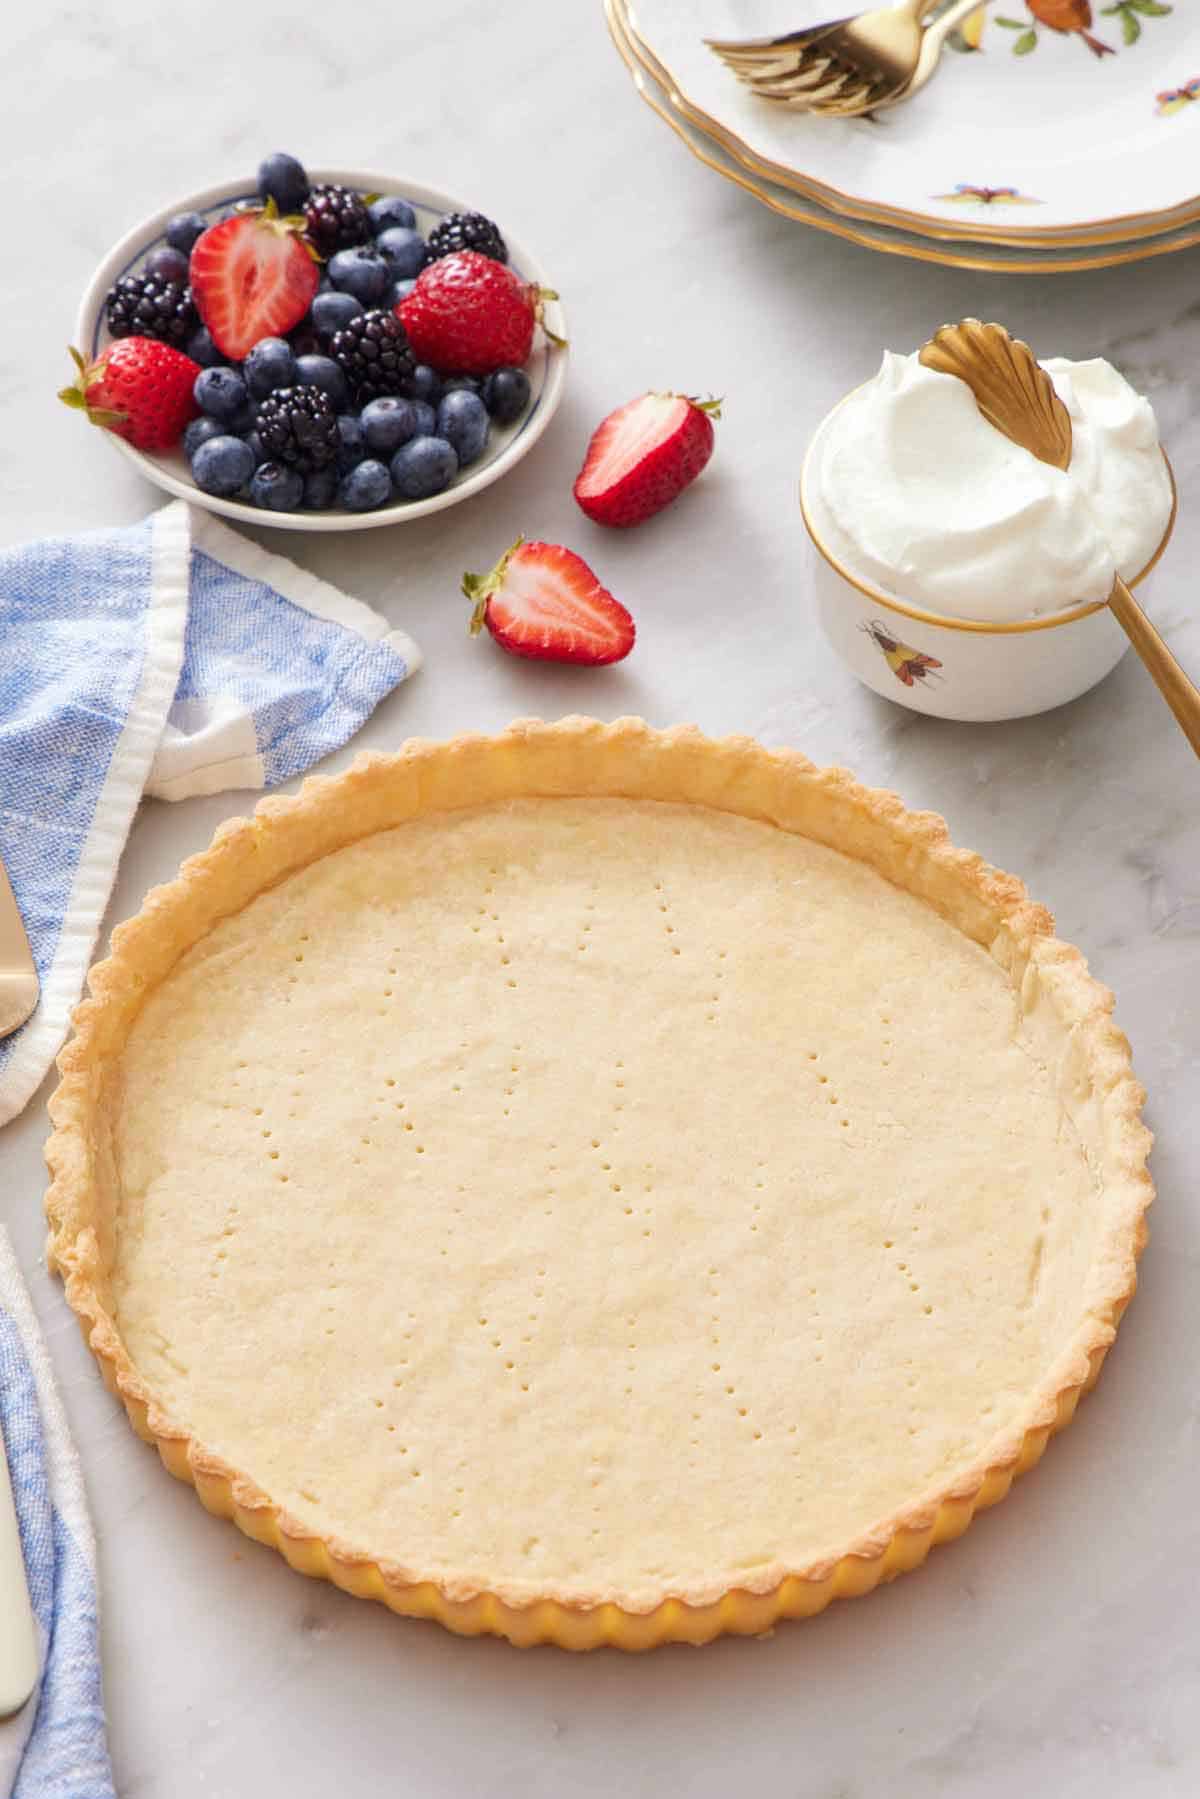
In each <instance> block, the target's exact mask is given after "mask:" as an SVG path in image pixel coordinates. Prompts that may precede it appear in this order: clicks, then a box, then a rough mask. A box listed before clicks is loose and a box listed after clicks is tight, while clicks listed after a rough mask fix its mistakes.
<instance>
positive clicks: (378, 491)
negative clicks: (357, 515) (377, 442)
mask: <svg viewBox="0 0 1200 1799" xmlns="http://www.w3.org/2000/svg"><path fill="white" fill-rule="evenodd" d="M391 493H392V482H391V477H390V476H389V474H388V472H387V464H386V463H385V462H377V461H376V460H375V458H374V457H373V456H368V457H367V459H366V461H365V462H360V463H359V464H358V466H357V468H352V469H351V470H350V473H349V474H348V475H343V476H342V479H341V484H340V486H339V487H338V497H339V499H340V500H341V502H342V505H343V506H348V507H349V508H350V511H351V512H370V511H371V510H372V509H373V508H374V507H376V506H382V505H383V503H384V501H385V500H388V499H390V498H391Z"/></svg>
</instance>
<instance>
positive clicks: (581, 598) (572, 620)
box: [462, 537, 637, 667]
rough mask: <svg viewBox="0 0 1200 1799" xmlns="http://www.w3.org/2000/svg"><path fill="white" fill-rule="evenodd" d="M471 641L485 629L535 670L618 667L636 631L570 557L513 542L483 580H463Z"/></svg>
mask: <svg viewBox="0 0 1200 1799" xmlns="http://www.w3.org/2000/svg"><path fill="white" fill-rule="evenodd" d="M462 585H463V592H464V593H465V594H466V596H467V598H468V599H469V600H474V602H475V610H474V612H473V613H472V615H471V635H472V637H476V636H478V634H479V632H480V631H481V630H482V629H483V627H484V625H486V626H487V628H488V630H489V631H490V632H491V634H492V636H493V637H494V638H495V640H496V642H497V643H498V644H499V645H500V648H501V649H502V650H507V651H508V653H509V655H510V656H530V657H532V658H533V659H534V660H535V661H538V662H582V663H587V664H589V665H590V666H592V667H598V666H599V665H601V664H602V663H605V662H620V661H621V659H622V658H623V657H625V656H628V654H629V652H630V650H631V649H632V648H633V640H634V638H635V636H636V635H637V630H636V627H635V625H634V622H633V620H632V618H630V616H629V614H628V612H626V610H625V608H624V606H622V605H621V602H620V601H619V600H614V598H613V596H612V594H611V593H609V591H608V589H607V588H605V587H601V585H600V583H599V581H597V579H596V577H595V575H594V574H593V573H592V571H591V569H590V568H589V567H588V565H587V563H586V562H584V561H583V560H582V559H581V558H580V557H579V556H576V554H575V552H574V551H573V550H566V549H564V548H563V546H562V545H561V544H558V543H526V542H525V539H524V538H523V537H518V539H517V541H516V543H515V544H513V546H512V548H511V549H510V550H506V551H505V553H504V555H503V556H501V558H500V560H499V562H498V563H497V564H496V566H495V568H494V569H492V571H491V573H490V574H487V575H464V576H463V584H462Z"/></svg>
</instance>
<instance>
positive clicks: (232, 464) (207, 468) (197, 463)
mask: <svg viewBox="0 0 1200 1799" xmlns="http://www.w3.org/2000/svg"><path fill="white" fill-rule="evenodd" d="M253 473H254V452H253V451H252V450H251V448H250V446H249V444H244V443H243V442H242V440H241V438H240V437H230V436H228V435H226V436H224V437H210V438H209V440H208V442H207V443H202V444H201V445H200V448H199V449H198V450H197V451H196V454H195V455H194V456H193V457H192V479H193V481H194V482H195V483H196V486H197V487H200V488H203V490H204V492H205V493H211V494H219V495H220V496H221V498H222V499H228V498H229V496H230V494H235V493H237V491H238V489H239V488H240V487H244V486H245V485H246V483H247V481H248V480H249V479H250V477H251V475H252V474H253Z"/></svg>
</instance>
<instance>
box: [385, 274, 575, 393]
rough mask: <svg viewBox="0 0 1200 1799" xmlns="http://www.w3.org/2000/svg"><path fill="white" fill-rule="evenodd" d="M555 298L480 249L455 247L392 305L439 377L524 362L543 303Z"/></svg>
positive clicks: (421, 359) (481, 372) (422, 358)
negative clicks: (395, 304) (458, 248)
mask: <svg viewBox="0 0 1200 1799" xmlns="http://www.w3.org/2000/svg"><path fill="white" fill-rule="evenodd" d="M557 298H558V295H557V294H555V293H553V292H552V291H551V289H550V288H547V287H536V286H533V285H532V284H531V283H529V282H527V281H522V280H521V279H520V277H519V276H517V275H514V274H513V272H512V270H511V269H509V268H505V266H504V264H503V263H500V262H494V261H493V260H492V258H491V257H490V256H481V255H480V253H479V251H478V250H457V251H455V253H454V254H453V255H452V256H442V257H440V258H439V259H438V261H436V262H431V263H430V264H429V266H428V267H427V268H425V269H422V271H421V273H420V274H419V275H418V276H417V281H416V286H415V287H414V288H413V289H412V292H411V293H409V294H406V295H405V297H404V299H403V300H401V301H400V302H399V303H398V305H397V306H396V309H395V310H396V316H397V318H398V319H399V320H400V323H401V324H402V325H403V326H404V329H405V332H406V333H407V335H408V341H409V343H410V345H411V346H412V351H413V355H414V356H415V357H416V359H417V361H418V362H427V363H430V364H431V365H432V366H433V367H434V368H435V369H438V370H439V371H440V372H441V373H442V374H445V375H489V374H491V372H492V370H493V369H499V368H520V367H521V366H522V365H523V364H524V363H526V362H528V360H529V352H530V350H531V348H532V347H533V332H534V327H535V325H538V324H540V323H541V317H542V307H543V304H544V302H545V301H547V300H556V299H557ZM546 335H547V337H549V338H550V339H551V341H552V342H554V343H561V341H562V339H561V338H556V337H554V335H553V333H552V332H547V333H546Z"/></svg>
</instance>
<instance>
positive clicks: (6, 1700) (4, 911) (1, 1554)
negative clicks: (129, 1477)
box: [0, 862, 38, 1718]
mask: <svg viewBox="0 0 1200 1799" xmlns="http://www.w3.org/2000/svg"><path fill="white" fill-rule="evenodd" d="M37 1002H38V978H37V970H36V969H35V968H34V966H33V956H32V955H31V954H30V950H29V939H28V937H26V935H25V926H24V925H23V924H22V922H21V914H20V913H19V912H18V911H17V902H16V900H15V899H14V898H13V890H12V888H11V886H10V885H9V880H8V875H7V874H6V872H5V868H4V863H3V862H0V1037H8V1036H11V1034H12V1033H13V1031H15V1030H16V1029H17V1027H18V1026H19V1025H22V1024H24V1023H25V1020H26V1019H27V1018H28V1017H29V1014H30V1013H31V1012H32V1011H33V1009H34V1007H35V1006H36V1005H37ZM37 1673H38V1648H37V1636H36V1634H35V1631H34V1627H33V1613H32V1611H31V1610H30V1607H29V1590H28V1587H27V1586H26V1582H25V1561H24V1557H23V1556H22V1554H21V1539H20V1536H19V1535H18V1532H17V1515H16V1511H15V1510H14V1507H13V1499H12V1488H11V1485H10V1483H9V1478H8V1465H7V1463H6V1461H5V1456H4V1439H3V1437H0V1718H5V1717H7V1716H8V1715H9V1713H10V1712H15V1711H18V1710H19V1709H20V1707H21V1706H23V1705H24V1703H25V1701H26V1699H28V1697H29V1695H30V1693H31V1692H32V1691H33V1687H34V1684H35V1682H36V1681H37Z"/></svg>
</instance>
